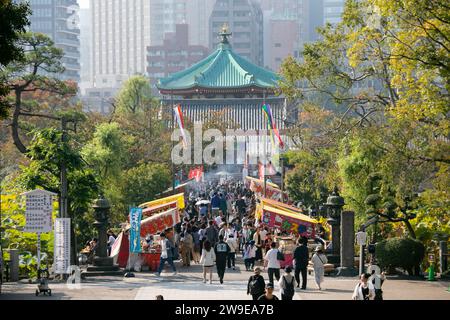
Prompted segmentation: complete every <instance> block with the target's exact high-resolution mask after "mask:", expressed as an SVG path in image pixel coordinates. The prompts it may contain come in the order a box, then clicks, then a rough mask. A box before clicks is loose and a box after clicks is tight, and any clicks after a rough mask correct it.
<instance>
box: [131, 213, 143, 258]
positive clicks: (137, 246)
mask: <svg viewBox="0 0 450 320" xmlns="http://www.w3.org/2000/svg"><path fill="white" fill-rule="evenodd" d="M141 219H142V208H132V209H131V210H130V225H131V228H130V252H131V253H139V252H141Z"/></svg>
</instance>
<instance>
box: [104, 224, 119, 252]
mask: <svg viewBox="0 0 450 320" xmlns="http://www.w3.org/2000/svg"><path fill="white" fill-rule="evenodd" d="M106 234H107V235H108V243H107V245H108V257H109V256H110V255H111V249H112V247H113V245H114V242H116V238H117V236H116V235H115V234H114V232H113V231H112V230H111V229H110V230H108V231H107V233H106Z"/></svg>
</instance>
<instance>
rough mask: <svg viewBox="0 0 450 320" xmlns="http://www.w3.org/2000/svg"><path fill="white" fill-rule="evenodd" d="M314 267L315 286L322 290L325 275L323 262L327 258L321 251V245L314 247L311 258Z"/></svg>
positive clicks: (325, 262)
mask: <svg viewBox="0 0 450 320" xmlns="http://www.w3.org/2000/svg"><path fill="white" fill-rule="evenodd" d="M311 262H312V263H313V268H314V277H315V280H316V284H317V287H318V288H319V290H322V286H321V284H322V282H323V281H324V276H325V264H327V263H328V259H327V257H326V256H325V254H324V253H323V251H322V246H318V247H316V253H315V254H314V255H313V257H312V258H311Z"/></svg>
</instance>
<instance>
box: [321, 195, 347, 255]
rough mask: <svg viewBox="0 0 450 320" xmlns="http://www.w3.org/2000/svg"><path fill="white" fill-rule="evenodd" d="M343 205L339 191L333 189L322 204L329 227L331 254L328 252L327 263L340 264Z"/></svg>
mask: <svg viewBox="0 0 450 320" xmlns="http://www.w3.org/2000/svg"><path fill="white" fill-rule="evenodd" d="M344 205H345V202H344V198H342V197H341V196H340V195H339V190H338V188H337V187H335V188H334V191H333V193H332V194H331V195H330V196H329V197H328V199H327V202H326V203H325V204H324V206H325V207H326V208H327V214H328V219H327V222H328V224H329V225H330V226H331V252H329V255H328V261H329V262H330V263H333V264H340V247H341V246H340V241H341V212H342V208H343V207H344Z"/></svg>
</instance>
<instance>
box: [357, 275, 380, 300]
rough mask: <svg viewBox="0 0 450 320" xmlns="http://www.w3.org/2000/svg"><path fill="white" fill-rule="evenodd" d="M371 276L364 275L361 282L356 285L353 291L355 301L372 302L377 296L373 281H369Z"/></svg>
mask: <svg viewBox="0 0 450 320" xmlns="http://www.w3.org/2000/svg"><path fill="white" fill-rule="evenodd" d="M369 278H370V274H368V273H363V274H362V275H361V278H360V282H359V283H358V284H357V285H356V287H355V290H354V291H353V296H352V299H353V300H370V299H373V298H374V296H375V288H374V286H373V284H372V281H368V280H369Z"/></svg>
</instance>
